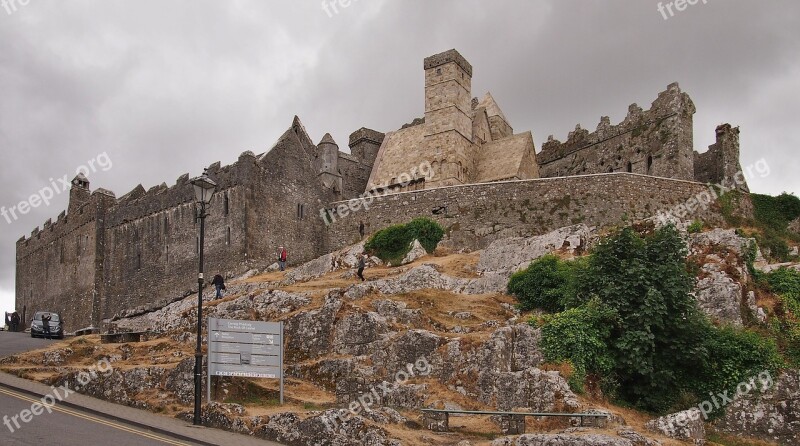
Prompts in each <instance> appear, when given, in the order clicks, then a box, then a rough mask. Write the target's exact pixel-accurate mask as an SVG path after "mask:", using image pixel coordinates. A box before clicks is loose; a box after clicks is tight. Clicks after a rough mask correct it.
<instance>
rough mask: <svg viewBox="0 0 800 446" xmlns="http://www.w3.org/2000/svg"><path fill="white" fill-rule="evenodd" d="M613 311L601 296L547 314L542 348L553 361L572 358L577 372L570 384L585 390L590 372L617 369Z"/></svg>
mask: <svg viewBox="0 0 800 446" xmlns="http://www.w3.org/2000/svg"><path fill="white" fill-rule="evenodd" d="M614 317H615V314H614V312H613V311H611V310H609V309H608V308H606V307H604V306H603V305H601V304H600V302H599V301H598V300H593V301H590V302H588V303H586V304H584V305H582V306H580V307H577V308H572V309H569V310H567V311H564V312H562V313H558V314H555V315H548V316H545V317H544V318H543V325H542V344H541V345H542V352H543V353H544V358H545V360H547V361H550V362H568V363H570V364H572V366H573V369H574V373H573V375H572V377H571V379H570V387H572V388H573V390H575V391H582V389H583V382H584V380H585V378H586V375H587V374H588V373H593V374H597V375H598V376H605V375H607V374H608V373H610V372H611V371H612V370H613V369H614V358H613V357H612V356H611V352H610V351H609V348H608V339H609V337H610V335H611V326H612V323H611V322H612V321H613V319H614Z"/></svg>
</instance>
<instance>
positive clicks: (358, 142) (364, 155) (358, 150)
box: [349, 127, 385, 166]
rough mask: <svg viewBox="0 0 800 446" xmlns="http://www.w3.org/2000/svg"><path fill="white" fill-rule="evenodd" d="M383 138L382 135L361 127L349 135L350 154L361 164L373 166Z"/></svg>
mask: <svg viewBox="0 0 800 446" xmlns="http://www.w3.org/2000/svg"><path fill="white" fill-rule="evenodd" d="M384 137H385V135H384V134H383V133H380V132H376V131H375V130H370V129H368V128H366V127H361V128H360V129H358V130H356V131H355V132H353V133H352V134H351V135H350V144H349V145H350V153H351V154H353V156H355V157H356V159H357V160H359V161H360V162H361V163H362V164H365V165H367V166H371V165H373V164H375V158H377V156H378V150H379V149H380V148H381V144H382V143H383V139H384Z"/></svg>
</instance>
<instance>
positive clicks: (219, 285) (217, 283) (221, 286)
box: [211, 274, 225, 299]
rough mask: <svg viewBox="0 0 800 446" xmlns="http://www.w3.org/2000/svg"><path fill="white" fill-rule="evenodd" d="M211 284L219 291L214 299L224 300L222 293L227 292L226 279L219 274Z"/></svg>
mask: <svg viewBox="0 0 800 446" xmlns="http://www.w3.org/2000/svg"><path fill="white" fill-rule="evenodd" d="M211 284H212V285H214V288H216V289H217V295H216V296H215V297H214V298H215V299H222V292H223V291H224V290H225V279H223V278H222V276H221V275H219V274H217V275H216V276H214V279H213V280H212V281H211Z"/></svg>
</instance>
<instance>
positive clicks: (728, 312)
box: [695, 264, 744, 327]
mask: <svg viewBox="0 0 800 446" xmlns="http://www.w3.org/2000/svg"><path fill="white" fill-rule="evenodd" d="M702 270H703V272H704V273H705V277H703V278H702V279H700V280H699V281H698V282H697V285H696V286H695V297H696V298H697V303H698V304H699V306H700V309H701V310H703V312H704V313H706V314H707V315H709V316H710V317H711V318H712V319H715V320H717V321H720V322H727V323H730V324H732V325H735V326H737V327H741V326H743V324H744V322H743V320H742V310H741V302H742V292H743V290H742V284H741V283H739V282H737V281H735V280H734V279H733V278H731V277H730V276H729V275H728V274H727V273H725V272H724V271H720V270H719V267H718V266H717V265H714V264H707V265H704V266H703V268H702Z"/></svg>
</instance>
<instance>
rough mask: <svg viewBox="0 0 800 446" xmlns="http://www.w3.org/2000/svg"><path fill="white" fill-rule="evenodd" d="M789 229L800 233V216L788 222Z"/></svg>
mask: <svg viewBox="0 0 800 446" xmlns="http://www.w3.org/2000/svg"><path fill="white" fill-rule="evenodd" d="M789 230H790V231H792V232H794V233H795V234H800V218H796V219H795V220H794V221H792V222H791V223H789Z"/></svg>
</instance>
